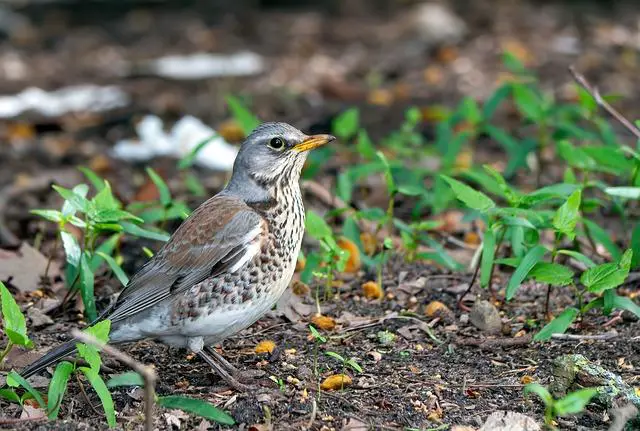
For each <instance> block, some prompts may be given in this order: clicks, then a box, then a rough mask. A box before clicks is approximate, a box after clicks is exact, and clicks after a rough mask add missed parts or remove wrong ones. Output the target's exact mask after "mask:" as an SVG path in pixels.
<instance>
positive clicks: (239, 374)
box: [204, 346, 265, 381]
mask: <svg viewBox="0 0 640 431" xmlns="http://www.w3.org/2000/svg"><path fill="white" fill-rule="evenodd" d="M204 350H205V351H206V352H207V353H209V354H211V356H213V359H215V360H216V361H218V363H219V364H220V365H221V366H223V367H225V368H226V369H227V371H229V373H231V375H232V376H234V377H235V378H236V379H238V380H245V381H247V380H253V379H255V378H256V377H262V376H264V374H265V373H264V371H262V370H247V371H241V370H239V369H238V368H236V367H235V366H234V365H233V364H231V363H230V362H229V361H227V360H226V359H225V358H224V357H223V356H222V355H221V354H220V353H218V351H217V350H216V349H215V348H213V347H211V346H205V347H204Z"/></svg>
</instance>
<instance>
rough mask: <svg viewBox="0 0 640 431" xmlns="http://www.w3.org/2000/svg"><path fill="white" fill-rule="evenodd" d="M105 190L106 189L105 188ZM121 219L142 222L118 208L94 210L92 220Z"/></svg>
mask: <svg viewBox="0 0 640 431" xmlns="http://www.w3.org/2000/svg"><path fill="white" fill-rule="evenodd" d="M105 190H106V189H105ZM122 220H134V221H136V222H138V223H142V222H144V220H142V219H141V218H140V217H136V216H134V215H133V214H131V213H130V212H127V211H124V210H120V209H104V210H98V211H96V214H95V217H94V219H93V221H94V222H95V223H117V222H119V221H122Z"/></svg>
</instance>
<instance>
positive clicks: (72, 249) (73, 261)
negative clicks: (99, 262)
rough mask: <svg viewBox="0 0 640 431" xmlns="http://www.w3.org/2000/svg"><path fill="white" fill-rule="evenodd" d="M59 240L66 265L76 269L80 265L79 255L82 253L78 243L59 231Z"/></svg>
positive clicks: (70, 236) (67, 234) (68, 234)
mask: <svg viewBox="0 0 640 431" xmlns="http://www.w3.org/2000/svg"><path fill="white" fill-rule="evenodd" d="M60 238H61V239H62V247H63V248H64V252H65V255H66V261H67V264H69V265H71V266H74V267H76V268H77V267H78V266H79V265H80V254H81V253H82V250H81V249H80V245H79V244H78V241H76V238H75V237H74V236H73V235H71V234H70V233H69V232H66V231H60Z"/></svg>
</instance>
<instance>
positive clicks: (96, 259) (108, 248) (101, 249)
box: [89, 233, 122, 274]
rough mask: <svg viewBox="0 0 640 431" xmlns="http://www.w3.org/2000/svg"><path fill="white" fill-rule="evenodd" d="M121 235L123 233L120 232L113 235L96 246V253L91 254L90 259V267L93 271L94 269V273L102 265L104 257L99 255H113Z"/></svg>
mask: <svg viewBox="0 0 640 431" xmlns="http://www.w3.org/2000/svg"><path fill="white" fill-rule="evenodd" d="M121 237H122V234H119V233H116V234H114V235H111V236H110V237H109V238H107V239H106V240H105V241H104V242H103V243H102V244H100V245H99V246H98V248H96V253H94V255H93V256H91V259H90V260H89V268H91V271H93V273H94V274H95V272H96V271H97V270H98V268H100V265H101V264H102V262H103V259H102V257H101V256H100V255H99V253H104V254H108V255H111V254H112V253H113V251H114V250H115V249H116V246H117V245H118V241H120V238H121Z"/></svg>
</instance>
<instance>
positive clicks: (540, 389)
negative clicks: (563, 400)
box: [524, 383, 553, 406]
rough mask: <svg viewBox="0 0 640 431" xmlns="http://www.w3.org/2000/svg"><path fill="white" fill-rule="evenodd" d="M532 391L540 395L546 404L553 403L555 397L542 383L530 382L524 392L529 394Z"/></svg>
mask: <svg viewBox="0 0 640 431" xmlns="http://www.w3.org/2000/svg"><path fill="white" fill-rule="evenodd" d="M530 393H532V394H536V395H537V396H538V397H540V399H541V400H542V402H543V403H544V405H545V406H551V405H553V397H552V396H551V394H550V393H549V391H548V390H547V388H545V387H544V386H542V385H541V384H539V383H529V384H528V385H525V387H524V394H525V395H527V394H530Z"/></svg>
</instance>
